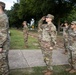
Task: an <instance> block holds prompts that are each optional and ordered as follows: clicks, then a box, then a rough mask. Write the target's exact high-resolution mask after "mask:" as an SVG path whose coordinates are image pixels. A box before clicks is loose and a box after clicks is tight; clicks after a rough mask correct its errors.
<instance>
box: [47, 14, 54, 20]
mask: <svg viewBox="0 0 76 75" xmlns="http://www.w3.org/2000/svg"><path fill="white" fill-rule="evenodd" d="M46 18H51V19H54V16H53V15H51V14H48V15H47V16H46Z"/></svg>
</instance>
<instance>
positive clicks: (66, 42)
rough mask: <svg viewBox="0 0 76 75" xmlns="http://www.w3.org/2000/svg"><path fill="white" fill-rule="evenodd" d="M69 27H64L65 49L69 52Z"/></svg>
mask: <svg viewBox="0 0 76 75" xmlns="http://www.w3.org/2000/svg"><path fill="white" fill-rule="evenodd" d="M67 30H68V27H67V28H66V27H63V41H64V48H65V51H67V50H68V48H67V46H68V33H67Z"/></svg>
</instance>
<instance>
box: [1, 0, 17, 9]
mask: <svg viewBox="0 0 76 75" xmlns="http://www.w3.org/2000/svg"><path fill="white" fill-rule="evenodd" d="M0 1H2V2H4V3H5V4H6V8H5V9H7V10H10V9H11V6H13V4H14V2H17V0H0Z"/></svg>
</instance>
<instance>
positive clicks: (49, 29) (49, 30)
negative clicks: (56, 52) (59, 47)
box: [39, 14, 56, 75]
mask: <svg viewBox="0 0 76 75" xmlns="http://www.w3.org/2000/svg"><path fill="white" fill-rule="evenodd" d="M53 19H54V16H53V15H51V14H48V15H47V16H46V18H45V17H42V19H41V20H40V21H39V23H40V24H39V27H40V31H41V34H40V35H41V36H40V39H41V40H40V41H41V42H40V45H41V49H42V52H43V56H44V62H45V63H46V66H47V70H45V71H44V73H45V75H47V74H49V75H51V74H52V73H53V72H52V71H53V67H52V64H51V63H52V50H53V49H54V46H55V44H56V27H55V25H54V24H53V23H52V20H53ZM44 20H46V22H47V24H43V21H44Z"/></svg>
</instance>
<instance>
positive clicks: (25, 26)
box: [23, 21, 28, 48]
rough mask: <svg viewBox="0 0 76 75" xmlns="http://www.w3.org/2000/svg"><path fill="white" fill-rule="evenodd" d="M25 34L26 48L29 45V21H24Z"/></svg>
mask: <svg viewBox="0 0 76 75" xmlns="http://www.w3.org/2000/svg"><path fill="white" fill-rule="evenodd" d="M23 35H24V42H25V48H27V47H28V27H27V22H26V21H24V22H23Z"/></svg>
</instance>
